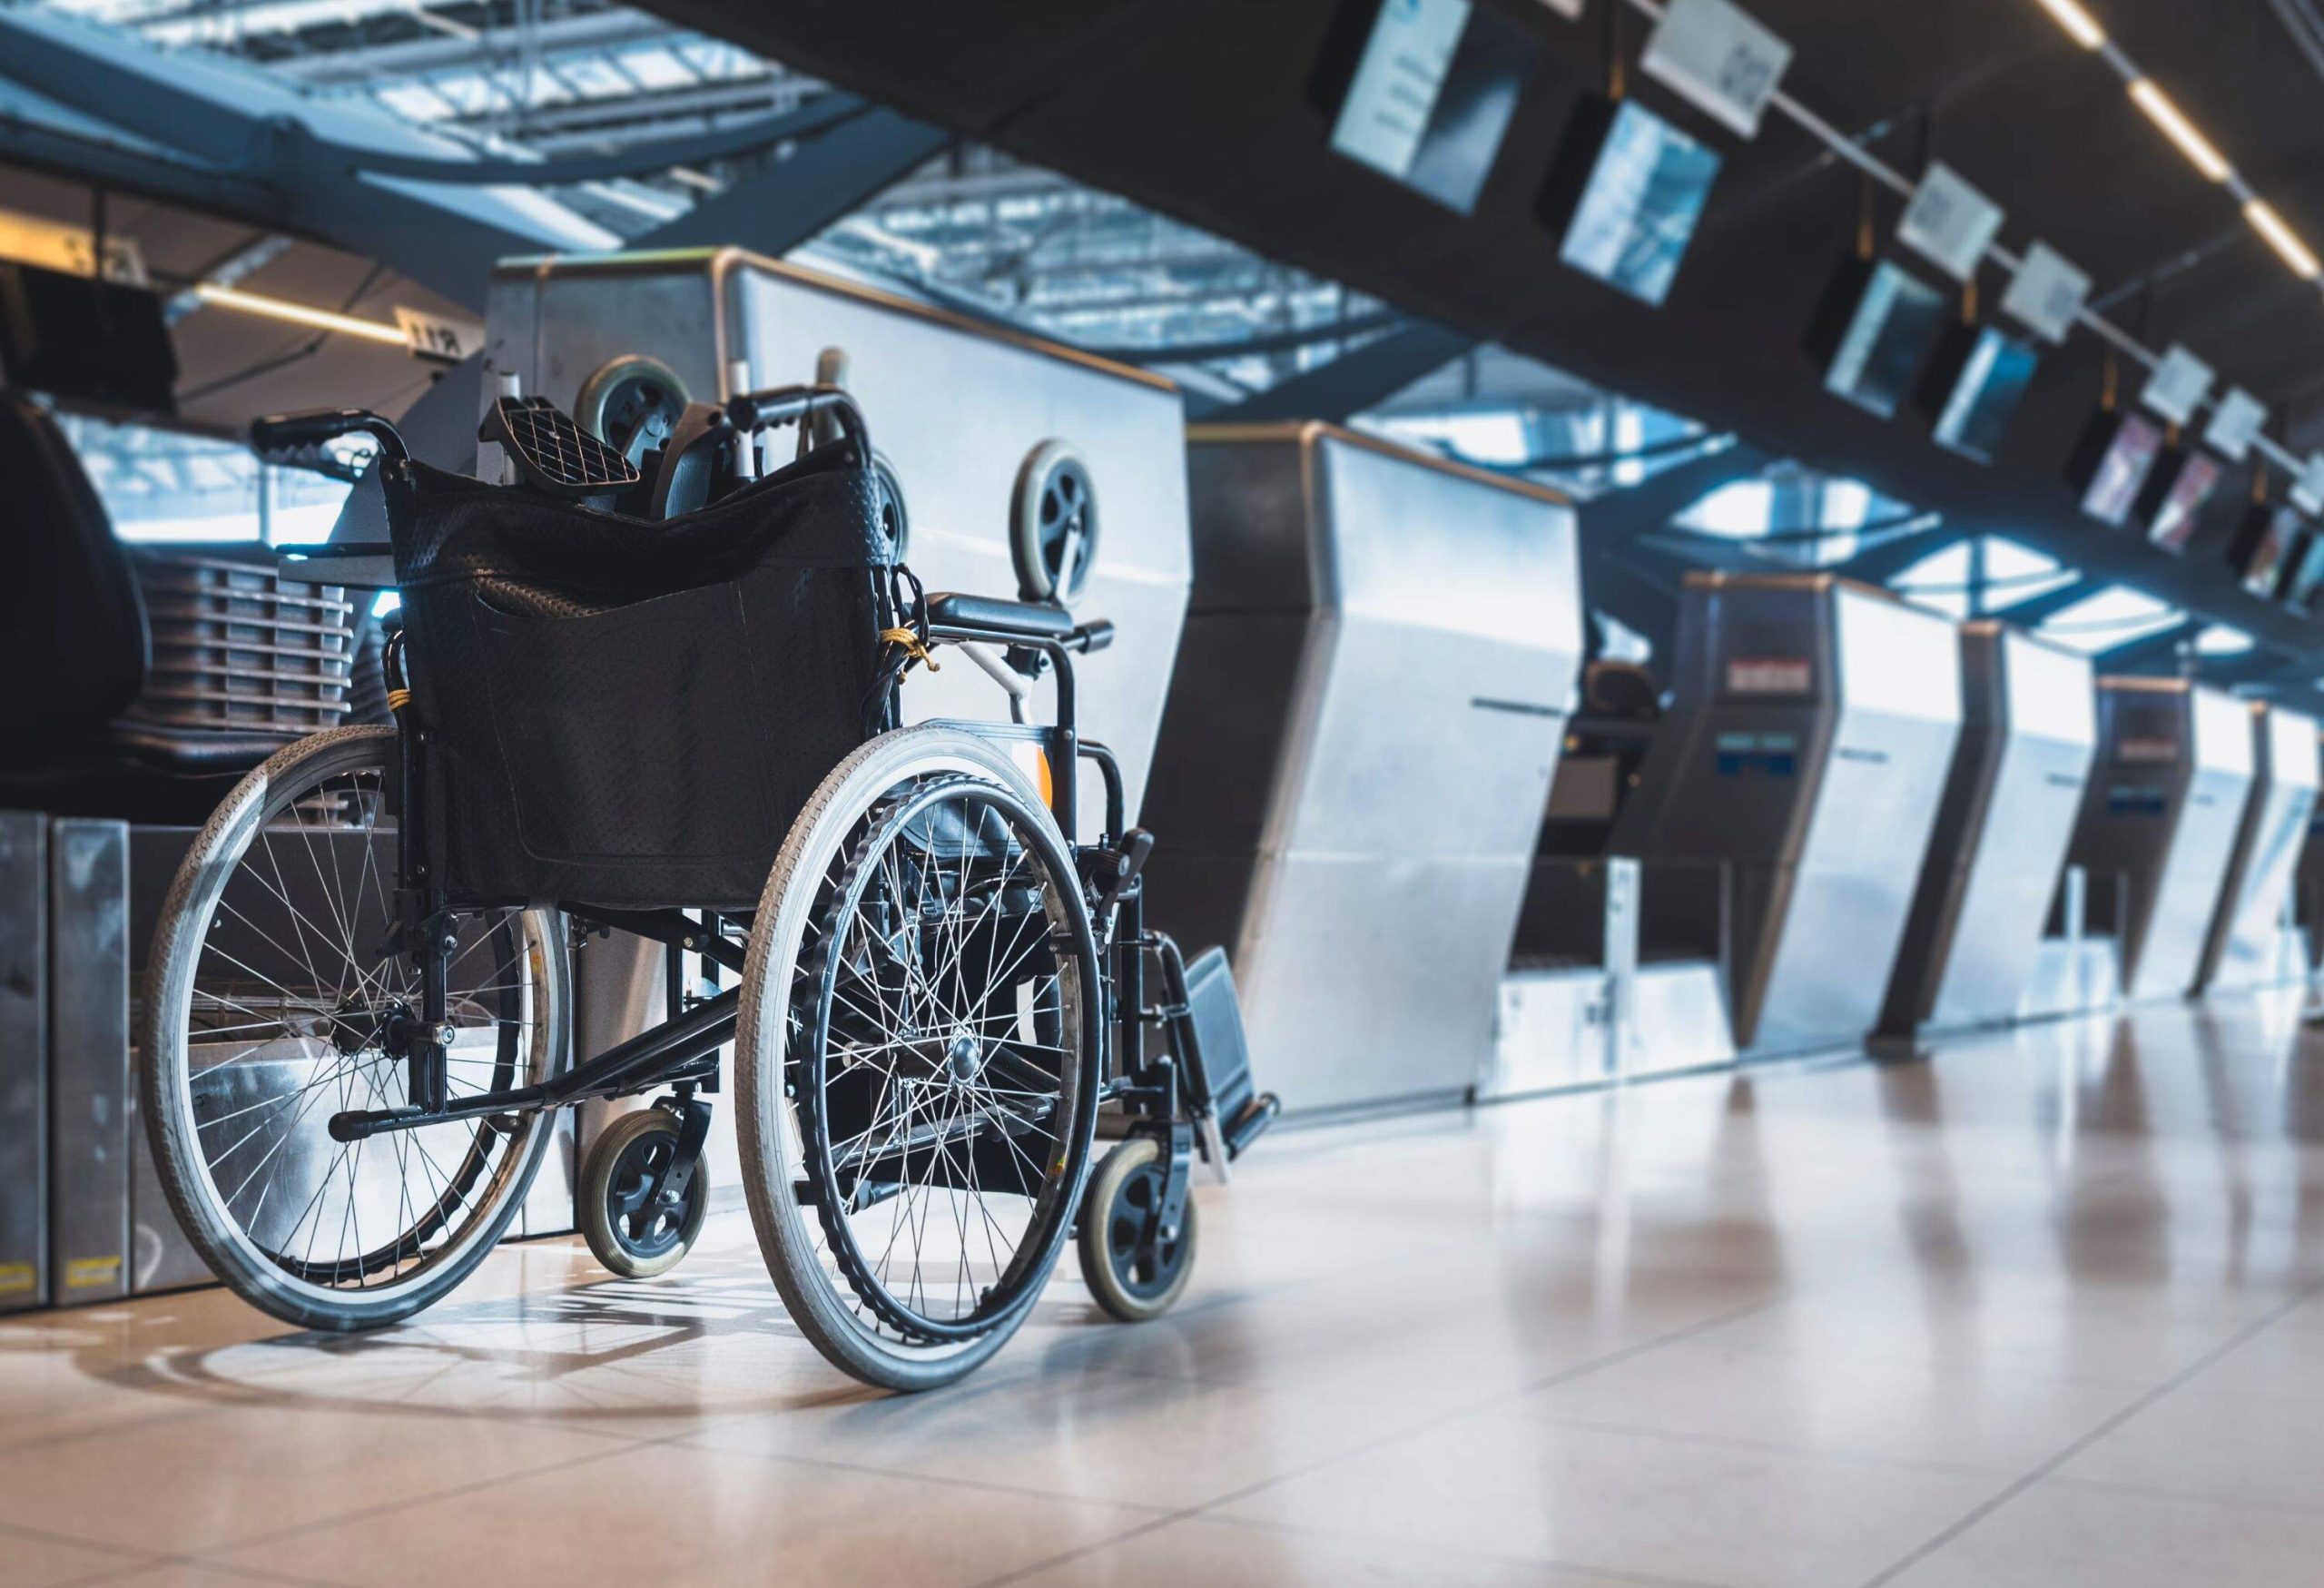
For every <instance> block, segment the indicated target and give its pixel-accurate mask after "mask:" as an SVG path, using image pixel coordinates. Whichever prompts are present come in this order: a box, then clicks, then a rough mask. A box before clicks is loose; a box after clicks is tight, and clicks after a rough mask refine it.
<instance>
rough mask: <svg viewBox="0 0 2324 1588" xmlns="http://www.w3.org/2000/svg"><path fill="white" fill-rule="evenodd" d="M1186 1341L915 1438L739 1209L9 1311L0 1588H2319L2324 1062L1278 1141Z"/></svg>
mask: <svg viewBox="0 0 2324 1588" xmlns="http://www.w3.org/2000/svg"><path fill="white" fill-rule="evenodd" d="M1200 1194H1201V1196H1202V1198H1203V1217H1204V1241H1205V1248H1204V1251H1203V1254H1202V1258H1201V1265H1200V1269H1199V1272H1198V1274H1197V1277H1196V1281H1195V1285H1194V1287H1193V1289H1192V1290H1191V1292H1190V1293H1189V1294H1188V1296H1187V1298H1186V1299H1185V1301H1184V1302H1183V1303H1182V1304H1181V1306H1180V1307H1179V1309H1178V1310H1177V1312H1176V1313H1175V1314H1173V1315H1172V1316H1171V1317H1168V1318H1167V1319H1165V1320H1163V1321H1162V1322H1159V1323H1156V1324H1152V1325H1148V1326H1146V1327H1138V1328H1128V1327H1121V1326H1118V1325H1113V1324H1109V1323H1107V1322H1105V1321H1103V1320H1102V1318H1101V1317H1100V1316H1099V1315H1098V1312H1097V1310H1096V1308H1095V1307H1094V1306H1093V1305H1092V1304H1091V1302H1090V1300H1089V1298H1088V1295H1087V1294H1086V1292H1084V1291H1083V1290H1082V1289H1081V1287H1080V1286H1079V1284H1078V1280H1077V1279H1076V1278H1074V1277H1072V1275H1071V1274H1070V1272H1069V1270H1070V1268H1071V1264H1070V1262H1068V1264H1067V1265H1066V1267H1067V1269H1068V1272H1067V1273H1066V1274H1064V1275H1063V1276H1062V1277H1060V1278H1059V1280H1058V1281H1057V1283H1056V1284H1055V1285H1054V1287H1052V1289H1051V1291H1050V1292H1049V1295H1048V1296H1046V1297H1044V1298H1043V1300H1042V1302H1041V1305H1040V1307H1039V1309H1038V1310H1037V1312H1036V1314H1035V1316H1034V1317H1033V1319H1032V1320H1031V1322H1030V1323H1029V1324H1028V1326H1027V1327H1026V1328H1025V1330H1024V1331H1023V1333H1022V1334H1021V1335H1020V1336H1019V1337H1018V1339H1017V1340H1016V1341H1014V1342H1013V1343H1012V1344H1011V1345H1010V1346H1009V1349H1008V1350H1007V1351H1006V1352H1005V1353H1003V1354H1002V1355H1001V1356H1000V1357H999V1358H998V1359H997V1360H996V1361H995V1362H993V1363H992V1364H991V1365H990V1366H988V1367H987V1368H986V1370H985V1371H984V1372H982V1373H981V1374H980V1375H979V1376H976V1377H974V1378H972V1379H971V1380H970V1381H969V1382H968V1383H966V1384H963V1385H961V1386H957V1387H955V1388H953V1389H951V1390H948V1391H944V1392H941V1393H940V1394H937V1395H933V1396H925V1397H921V1398H917V1399H910V1400H904V1399H891V1398H886V1397H882V1396H877V1395H873V1394H871V1393H869V1392H866V1391H864V1390H863V1389H862V1388H861V1387H859V1386H855V1385H854V1384H852V1382H851V1381H849V1380H846V1379H844V1378H842V1377H841V1376H838V1375H837V1374H836V1373H834V1372H833V1371H832V1369H830V1368H829V1367H827V1366H825V1365H824V1364H823V1362H822V1359H821V1358H820V1357H819V1356H816V1355H815V1353H814V1352H813V1350H812V1348H811V1347H810V1346H808V1345H807V1344H806V1342H805V1341H804V1340H803V1338H802V1337H801V1336H800V1335H799V1334H798V1332H797V1330H796V1329H795V1328H793V1327H792V1325H791V1323H790V1321H789V1319H788V1317H786V1316H785V1315H784V1313H783V1307H782V1305H781V1303H780V1301H779V1300H778V1298H777V1297H776V1296H775V1294H774V1291H773V1287H772V1286H771V1285H770V1284H769V1283H768V1281H767V1278H766V1275H765V1271H764V1269H763V1266H762V1265H761V1262H760V1259H759V1256H758V1253H757V1249H756V1245H755V1242H754V1241H753V1238H752V1235H751V1231H750V1229H749V1227H748V1223H747V1221H746V1220H745V1219H744V1218H743V1217H742V1216H741V1215H739V1214H734V1215H722V1216H720V1217H718V1218H714V1220H713V1222H712V1225H711V1228H710V1229H709V1231H708V1233H707V1234H706V1236H705V1238H704V1244H703V1246H702V1248H700V1249H698V1250H697V1251H696V1252H694V1255H693V1256H692V1257H691V1258H689V1259H688V1260H687V1262H686V1264H685V1266H684V1267H683V1268H681V1269H680V1270H679V1271H678V1272H677V1273H676V1274H675V1275H673V1276H671V1277H668V1278H666V1279H664V1280H661V1281H657V1282H652V1283H632V1282H625V1281H620V1280H615V1279H612V1278H609V1277H606V1275H605V1274H604V1272H603V1271H602V1270H600V1269H598V1268H597V1267H596V1266H595V1265H594V1264H593V1263H592V1262H591V1261H590V1260H589V1258H588V1257H587V1255H586V1252H585V1251H583V1250H581V1249H580V1248H579V1247H578V1246H577V1244H576V1243H575V1242H572V1241H569V1240H559V1241H546V1242H535V1243H531V1244H528V1245H525V1246H519V1247H510V1248H505V1249H504V1250H502V1251H501V1252H499V1253H497V1254H496V1255H495V1256H494V1257H493V1258H492V1259H491V1260H490V1261H489V1262H488V1263H487V1265H486V1267H485V1268H484V1269H483V1270H482V1271H480V1272H479V1274H478V1276H477V1277H476V1278H475V1279H474V1280H473V1281H472V1282H471V1283H470V1285H469V1286H468V1287H467V1288H465V1289H464V1290H462V1291H461V1292H460V1293H459V1294H458V1295H456V1296H455V1297H451V1298H450V1299H449V1300H448V1301H447V1302H445V1303H444V1304H442V1305H441V1306H439V1307H437V1308H436V1309H435V1310H433V1311H432V1312H430V1313H428V1314H427V1315H425V1316H424V1317H420V1318H419V1319H416V1320H414V1321H413V1322H412V1323H410V1324H409V1325H407V1326H405V1327H399V1328H396V1329H392V1330H389V1331H386V1332H384V1333H381V1334H379V1335H374V1336H362V1337H352V1338H350V1337H336V1338H330V1339H323V1338H320V1337H317V1336H310V1335H303V1334H298V1333H295V1332H291V1331H287V1330H284V1329H281V1328H280V1327H276V1326H274V1325H272V1324H271V1323H270V1322H269V1321H268V1320H266V1319H265V1318H263V1317H260V1316H258V1315H256V1314H254V1313H251V1312H250V1311H249V1310H247V1309H245V1308H243V1307H241V1306H240V1304H238V1303H236V1302H235V1301H233V1300H232V1299H231V1297H226V1296H224V1295H223V1294H222V1293H219V1292H215V1291H206V1292H194V1293H189V1294H185V1295H181V1296H172V1297H156V1298H153V1299H149V1300H144V1301H139V1302H133V1303H128V1304H124V1305H120V1306H114V1307H99V1308H93V1309H88V1310H85V1311H78V1312H68V1313H56V1314H48V1315H43V1316H38V1317H18V1318H13V1319H6V1320H0V1588H36V1585H46V1584H53V1583H95V1582H104V1583H188V1584H197V1585H200V1588H222V1585H224V1584H230V1583H251V1582H278V1583H279V1582H286V1581H287V1582H291V1583H367V1584H368V1583H383V1584H385V1583H392V1584H405V1583H430V1582H439V1581H440V1582H468V1581H472V1580H476V1579H478V1577H479V1576H481V1575H486V1574H488V1575H489V1576H490V1578H491V1580H493V1581H497V1582H511V1583H516V1582H534V1581H539V1582H555V1583H560V1584H570V1585H573V1588H586V1585H587V1584H592V1583H623V1584H632V1583H637V1582H640V1581H662V1582H668V1583H756V1582H762V1581H769V1580H781V1581H783V1582H784V1583H802V1584H820V1583H831V1584H879V1585H881V1588H886V1585H889V1584H903V1585H916V1584H921V1583H931V1584H959V1585H960V1588H973V1585H977V1584H996V1585H997V1584H1000V1583H1032V1584H1041V1585H1044V1588H1058V1585H1061V1584H1079V1583H1090V1584H1118V1585H1121V1588H1141V1585H1146V1584H1162V1583H1168V1584H1173V1585H1176V1584H1181V1583H1201V1584H1205V1585H1214V1584H1215V1585H1226V1588H1243V1585H1250V1588H1263V1585H1274V1584H1283V1583H1316V1584H1324V1583H1329V1584H1334V1585H1337V1584H1347V1583H1381V1584H1389V1583H1394V1584H1419V1585H1425V1588H1436V1585H1443V1588H1453V1585H1467V1584H1481V1585H1492V1588H1504V1585H1511V1588H1513V1585H1516V1584H1539V1585H1541V1588H1611V1585H1613V1584H1630V1585H1632V1588H1637V1585H1640V1584H1644V1585H1647V1588H1652V1585H1654V1584H1665V1585H1679V1588H1686V1585H1693V1588H1747V1585H1761V1584H1770V1585H1785V1588H1789V1585H1794V1584H1797V1585H1800V1588H1823V1585H1827V1584H1828V1585H1832V1588H1876V1585H1879V1584H1886V1583H1900V1584H1915V1585H1923V1584H1932V1583H1936V1584H1950V1583H1976V1584H2003V1585H2008V1584H2019V1583H2023V1584H2029V1585H2031V1584H2041V1585H2043V1588H2050V1585H2053V1584H2067V1583H2110V1584H2126V1585H2132V1588H2136V1585H2138V1584H2143V1583H2172V1584H2181V1583H2205V1584H2207V1585H2208V1584H2220V1585H2225V1588H2240V1585H2243V1584H2254V1585H2274V1584H2286V1585H2289V1584H2312V1583H2318V1582H2319V1581H2324V1566H2320V1565H2319V1562H2324V1479H2319V1477H2318V1476H2317V1474H2318V1473H2319V1472H2324V1433H2319V1430H2324V1033H2318V1032H2310V1031H2308V1030H2307V1029H2306V1028H2304V1027H2302V1026H2300V1025H2299V1022H2298V1020H2297V1005H2296V1002H2295V1001H2293V1000H2291V999H2290V998H2289V997H2287V996H2282V995H2268V996H2262V997H2257V998H2250V997H2247V998H2241V999H2234V1000H2222V1001H2219V1002H2218V1003H2216V1004H2213V1005H2208V1006H2204V1007H2201V1008H2194V1009H2180V1008H2166V1009H2155V1010H2149V1011H2140V1012H2137V1013H2134V1014H2132V1015H2130V1016H2128V1017H2125V1018H2123V1019H2122V1020H2119V1021H2117V1020H2100V1021H2079V1022H2067V1023H2061V1024H2055V1025H2048V1026H2042V1027H2036V1028H2032V1029H2029V1030H2026V1031H2020V1032H2016V1033H2012V1034H2007V1035H2002V1036H1996V1037H1987V1038H1979V1039H1974V1040H1965V1041H1957V1042H1953V1043H1949V1044H1945V1045H1944V1046H1943V1047H1941V1048H1940V1050H1938V1052H1937V1053H1936V1054H1935V1057H1934V1058H1933V1059H1931V1060H1926V1061H1918V1062H1912V1063H1903V1064H1889V1065H1873V1064H1869V1063H1862V1062H1844V1063H1832V1062H1818V1063H1803V1064H1792V1065H1778V1066H1770V1067H1764V1068H1759V1069H1755V1070H1747V1071H1740V1072H1735V1073H1729V1074H1717V1075H1706V1076H1699V1077H1693V1078H1688V1079H1683V1080H1671V1081H1666V1082H1659V1083H1655V1084H1651V1085H1646V1086H1641V1087H1638V1088H1635V1089H1633V1090H1629V1091H1625V1092H1618V1093H1609V1094H1601V1095H1590V1096H1577V1097H1569V1098H1559V1099H1546V1100H1536V1101H1531V1102H1522V1103H1514V1104H1509V1105H1504V1106H1502V1107H1497V1108H1492V1109H1487V1110H1476V1111H1472V1112H1465V1113H1447V1114H1442V1115H1434V1116H1428V1117H1423V1118H1418V1119H1401V1120H1388V1121H1375V1122H1372V1123H1367V1124H1363V1125H1354V1126H1341V1127H1334V1128H1330V1129H1305V1130H1285V1131H1283V1132H1281V1133H1279V1134H1278V1135H1276V1136H1275V1137H1273V1138H1271V1139H1268V1140H1266V1141H1265V1142H1264V1143H1263V1144H1262V1145H1261V1147H1260V1148H1259V1149H1257V1150H1256V1151H1255V1153H1254V1154H1253V1156H1252V1157H1251V1158H1250V1159H1247V1160H1246V1163H1245V1165H1244V1166H1243V1167H1242V1169H1241V1170H1240V1172H1238V1174H1237V1176H1236V1183H1235V1184H1234V1185H1233V1186H1232V1187H1228V1188H1224V1189H1216V1188H1214V1189H1204V1190H1203V1191H1202V1192H1201V1193H1200Z"/></svg>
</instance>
